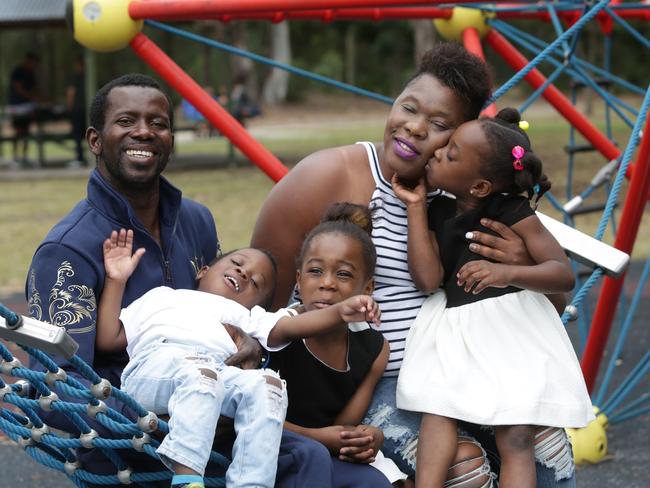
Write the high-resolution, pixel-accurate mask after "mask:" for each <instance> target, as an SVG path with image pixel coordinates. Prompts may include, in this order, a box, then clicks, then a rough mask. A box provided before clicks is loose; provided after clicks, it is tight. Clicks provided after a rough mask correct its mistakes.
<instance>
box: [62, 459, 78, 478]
mask: <svg viewBox="0 0 650 488" xmlns="http://www.w3.org/2000/svg"><path fill="white" fill-rule="evenodd" d="M79 468H81V463H80V462H79V460H78V459H75V460H74V461H66V462H65V463H63V471H65V474H67V475H68V476H73V475H74V472H75V471H77V470H78V469H79Z"/></svg>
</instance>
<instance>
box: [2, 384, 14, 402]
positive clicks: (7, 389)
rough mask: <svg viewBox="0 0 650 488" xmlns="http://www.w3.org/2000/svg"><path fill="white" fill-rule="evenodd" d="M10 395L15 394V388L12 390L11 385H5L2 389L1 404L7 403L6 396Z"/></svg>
mask: <svg viewBox="0 0 650 488" xmlns="http://www.w3.org/2000/svg"><path fill="white" fill-rule="evenodd" d="M9 393H14V390H13V388H11V385H7V384H5V386H3V387H2V388H0V402H4V401H5V395H8V394H9Z"/></svg>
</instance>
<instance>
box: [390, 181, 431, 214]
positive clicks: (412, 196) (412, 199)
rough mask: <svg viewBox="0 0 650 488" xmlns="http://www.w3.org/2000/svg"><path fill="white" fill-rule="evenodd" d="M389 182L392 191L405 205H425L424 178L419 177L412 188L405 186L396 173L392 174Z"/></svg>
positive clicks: (425, 189)
mask: <svg viewBox="0 0 650 488" xmlns="http://www.w3.org/2000/svg"><path fill="white" fill-rule="evenodd" d="M390 183H391V185H392V186H393V191H394V192H395V195H396V196H397V198H399V199H400V200H401V201H402V202H403V203H404V204H405V205H406V206H407V207H408V206H411V205H426V202H427V187H426V184H425V183H424V178H420V179H419V180H418V182H417V184H416V185H415V186H414V187H413V188H409V187H408V186H405V185H404V184H403V183H402V182H401V181H400V179H399V178H398V177H397V175H393V177H392V178H391V180H390Z"/></svg>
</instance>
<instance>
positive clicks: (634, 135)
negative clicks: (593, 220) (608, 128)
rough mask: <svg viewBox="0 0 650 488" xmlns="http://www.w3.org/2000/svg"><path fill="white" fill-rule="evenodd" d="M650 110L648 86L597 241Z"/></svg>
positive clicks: (612, 207)
mask: <svg viewBox="0 0 650 488" xmlns="http://www.w3.org/2000/svg"><path fill="white" fill-rule="evenodd" d="M649 109H650V85H648V90H647V91H646V95H645V98H644V99H643V103H642V104H641V109H640V110H639V116H638V117H637V119H636V122H635V124H634V128H633V129H632V133H631V134H630V138H629V141H628V143H627V147H626V148H625V151H624V152H623V157H622V160H621V164H620V165H619V168H618V173H617V174H616V178H615V179H614V183H613V184H612V191H611V192H610V193H609V198H608V199H607V204H606V205H605V211H604V212H603V216H602V218H601V219H600V224H599V225H598V230H597V231H596V236H595V237H596V239H602V238H603V234H605V230H606V228H607V222H608V221H609V219H610V217H611V216H612V212H613V211H614V206H615V205H616V202H617V200H618V194H619V192H620V191H621V187H622V185H623V181H624V179H625V173H626V172H627V168H628V166H629V165H630V161H631V159H632V155H633V154H634V151H635V149H636V146H637V145H638V143H639V133H640V132H641V129H642V127H643V125H644V124H645V119H646V115H647V114H648V110H649Z"/></svg>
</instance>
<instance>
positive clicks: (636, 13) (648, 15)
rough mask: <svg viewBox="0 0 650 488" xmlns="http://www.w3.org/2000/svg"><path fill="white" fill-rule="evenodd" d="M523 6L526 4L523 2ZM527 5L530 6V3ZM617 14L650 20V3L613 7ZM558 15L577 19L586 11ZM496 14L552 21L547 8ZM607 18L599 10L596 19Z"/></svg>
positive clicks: (497, 13)
mask: <svg viewBox="0 0 650 488" xmlns="http://www.w3.org/2000/svg"><path fill="white" fill-rule="evenodd" d="M521 5H522V6H524V5H526V4H521ZM508 6H509V7H514V6H515V5H508ZM527 6H530V5H529V4H528V5H527ZM612 10H613V11H614V12H615V13H616V15H618V16H619V17H622V18H624V19H632V20H650V4H648V8H643V9H634V8H613V9H612ZM556 13H557V16H558V17H559V18H560V19H562V20H571V19H575V18H576V17H580V15H582V14H583V13H584V12H583V10H580V9H574V10H558V11H557V12H556ZM496 16H497V18H499V19H502V20H505V19H538V20H544V21H546V22H550V21H551V16H550V14H549V13H548V11H547V10H540V11H537V12H530V11H528V12H526V11H519V12H518V11H516V10H508V11H507V12H496ZM605 18H611V16H610V15H609V14H608V13H607V12H604V11H601V12H599V13H598V14H596V19H599V20H603V19H605Z"/></svg>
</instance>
